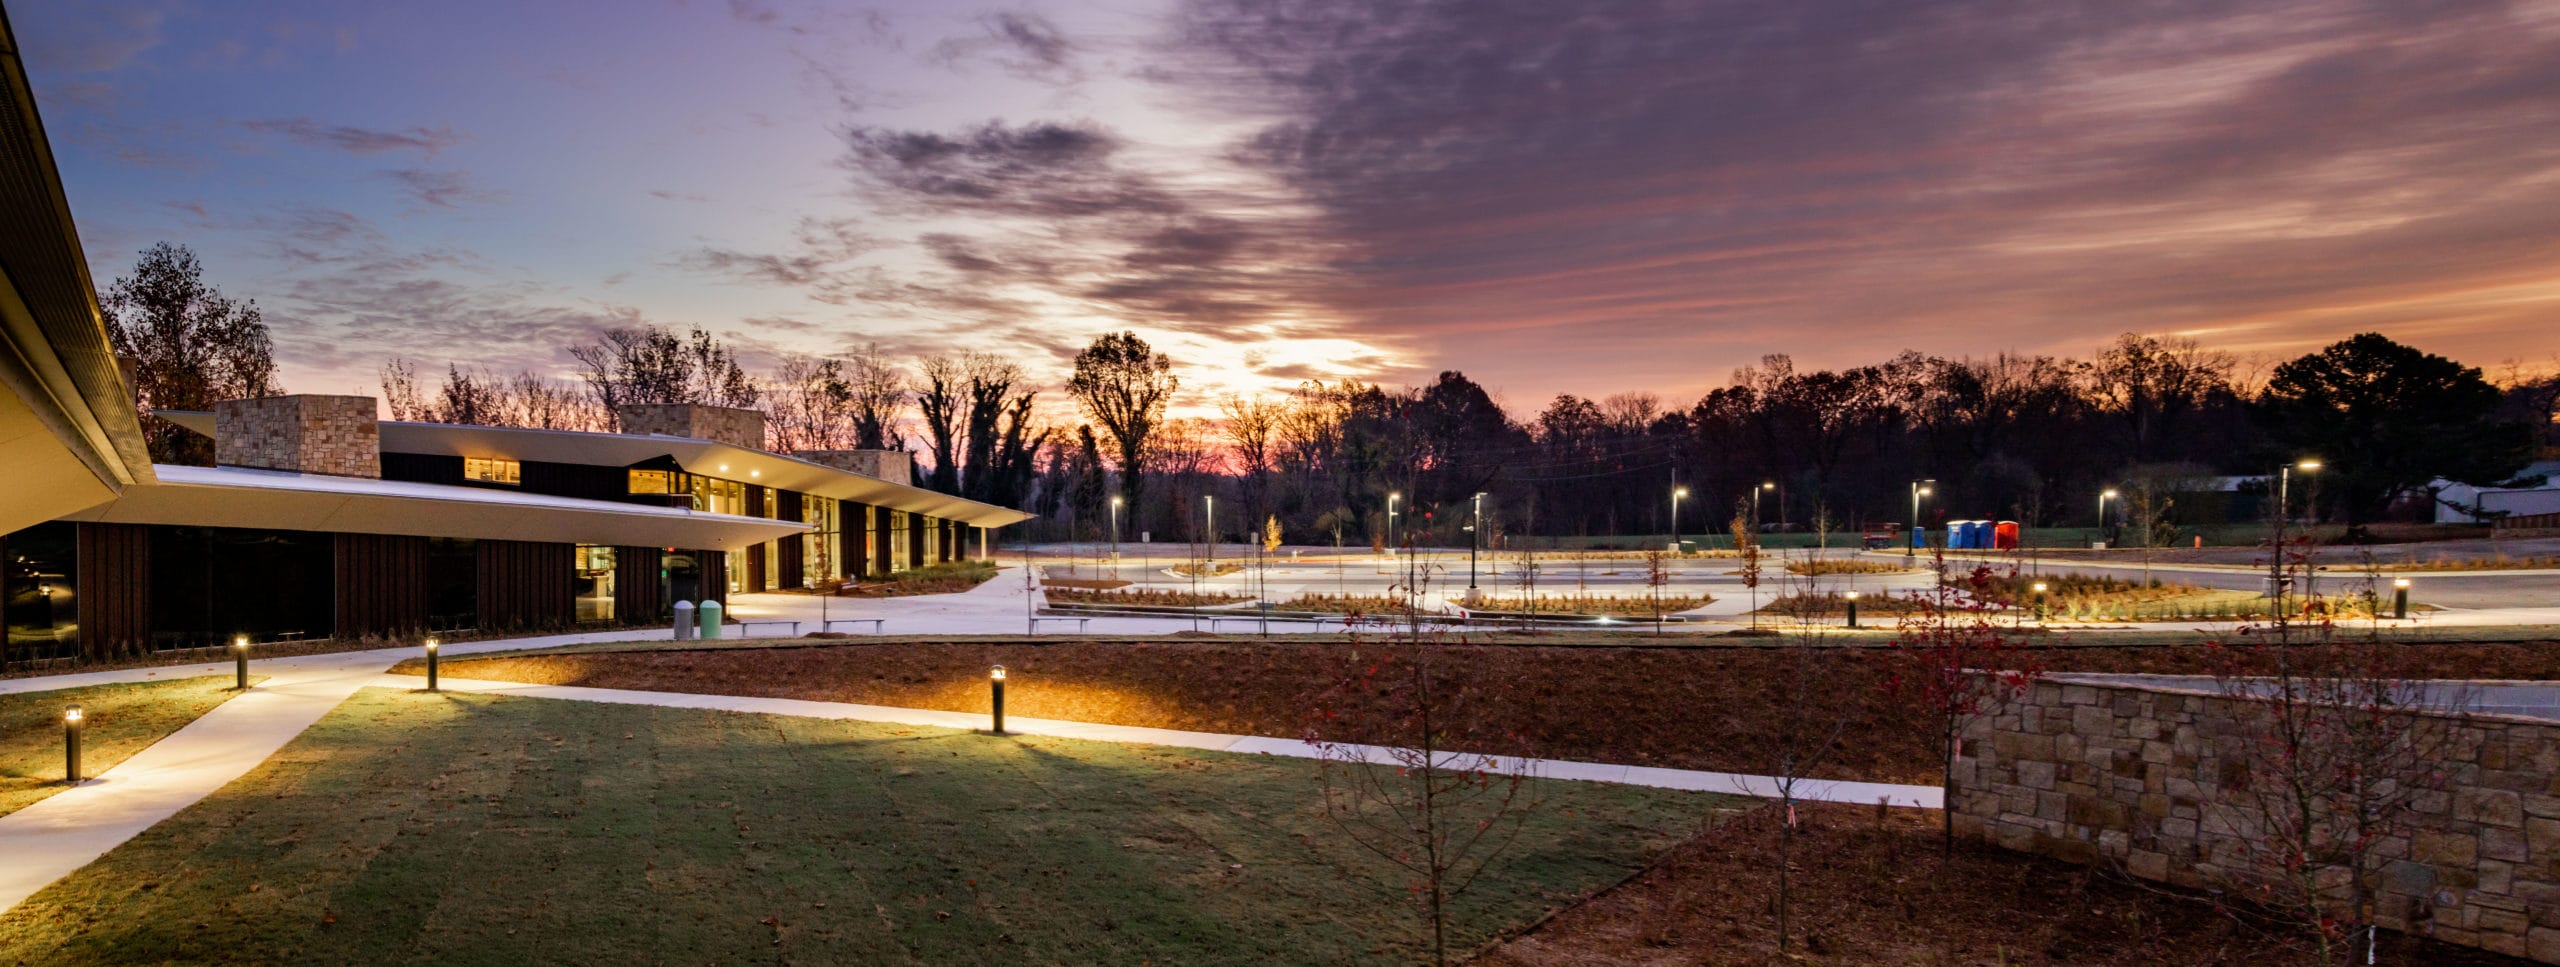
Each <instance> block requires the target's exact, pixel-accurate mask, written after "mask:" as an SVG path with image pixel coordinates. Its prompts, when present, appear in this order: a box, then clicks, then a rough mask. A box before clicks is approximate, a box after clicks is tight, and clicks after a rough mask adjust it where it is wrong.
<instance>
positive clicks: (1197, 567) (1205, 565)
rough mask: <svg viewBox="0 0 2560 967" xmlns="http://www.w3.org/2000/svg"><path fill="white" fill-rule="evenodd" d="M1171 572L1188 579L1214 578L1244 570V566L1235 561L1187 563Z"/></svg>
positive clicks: (1176, 566) (1177, 565) (1177, 566)
mask: <svg viewBox="0 0 2560 967" xmlns="http://www.w3.org/2000/svg"><path fill="white" fill-rule="evenodd" d="M1171 570H1172V571H1173V573H1175V574H1179V575H1182V576H1183V577H1187V578H1213V577H1218V576H1220V575H1226V574H1234V573H1236V572H1237V571H1241V570H1244V565H1242V564H1237V563H1235V562H1233V561H1185V562H1183V563H1180V564H1176V565H1174V566H1173V567H1172V568H1171Z"/></svg>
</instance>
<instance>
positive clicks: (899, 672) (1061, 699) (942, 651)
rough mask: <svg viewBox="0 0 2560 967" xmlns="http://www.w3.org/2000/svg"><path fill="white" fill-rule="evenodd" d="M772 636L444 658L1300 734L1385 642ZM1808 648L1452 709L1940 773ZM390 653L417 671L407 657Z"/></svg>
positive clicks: (2515, 661) (1692, 657)
mask: <svg viewBox="0 0 2560 967" xmlns="http://www.w3.org/2000/svg"><path fill="white" fill-rule="evenodd" d="M1761 640H1763V641H1774V640H1779V639H1761ZM670 644H672V643H670ZM778 644H782V645H784V647H755V646H754V645H753V644H752V643H742V645H743V646H733V647H723V648H717V649H680V648H675V647H668V646H663V645H631V646H592V645H591V646H583V647H581V648H580V649H579V652H578V653H551V654H528V655H523V656H515V657H508V656H497V657H486V658H465V659H447V660H446V661H445V663H444V674H446V675H448V676H451V677H455V678H484V679H495V680H502V681H515V682H529V683H536V684H553V685H584V686H593V687H599V688H626V689H640V690H649V691H676V692H702V693H709V694H719V695H761V696H773V697H782V698H798V699H809V700H815V701H833V702H859V703H865V704H874V705H892V706H903V707H910V708H930V709H945V710H952V711H971V712H976V711H984V710H986V708H987V688H986V669H987V666H989V665H997V664H1001V665H1004V666H1006V668H1007V669H1008V673H1009V676H1010V678H1009V683H1008V693H1007V696H1006V710H1007V711H1008V712H1009V713H1010V714H1013V715H1019V716H1029V717H1036V718H1051V719H1064V720H1069V721H1078V722H1104V723H1111V724H1118V725H1142V726H1153V727H1160V728H1173V729H1186V730H1193V731H1201V732H1218V733H1229V734H1244V735H1266V736H1279V737H1288V738H1295V737H1299V736H1301V735H1303V734H1305V730H1306V728H1307V726H1308V725H1309V724H1310V714H1311V711H1313V710H1315V709H1316V707H1317V701H1316V697H1317V696H1318V694H1319V693H1321V692H1324V691H1325V690H1326V689H1327V688H1328V687H1330V686H1332V685H1334V684H1335V683H1337V682H1340V681H1342V680H1343V678H1344V677H1345V676H1347V675H1351V674H1354V673H1356V672H1358V671H1360V670H1361V669H1362V668H1364V667H1366V666H1367V665H1368V664H1371V663H1373V661H1374V658H1375V656H1376V655H1377V654H1378V649H1381V648H1385V647H1389V646H1388V645H1386V644H1384V643H1383V642H1380V641H1375V640H1371V641H1366V642H1359V643H1345V642H1341V641H1339V640H1338V639H1337V640H1335V641H1333V642H1331V643H1315V642H1309V641H1279V642H1269V643H1265V642H1259V641H1251V640H1244V641H1236V640H1225V641H1215V640H1172V641H1167V640H1163V639H1149V640H1140V641H1111V642H1094V641H1060V642H1057V643H1030V642H1018V643H1015V642H1000V641H988V640H981V641H969V642H951V643H932V644H922V643H898V642H889V643H871V642H870V641H869V640H864V641H863V643H860V644H836V643H834V642H827V643H825V644H823V645H819V644H817V643H814V642H806V641H792V642H782V643H778ZM813 645H814V646H813ZM617 647H619V649H620V650H609V649H615V648H617ZM1399 647H1404V646H1399ZM2028 654H2029V655H2031V656H2032V660H2034V661H2038V662H2041V663H2042V664H2044V665H2045V667H2047V668H2049V669H2050V670H2054V671H2091V672H2096V671H2111V672H2161V673H2186V674H2204V673H2209V672H2211V671H2212V669H2213V667H2214V665H2215V663H2216V660H2217V659H2216V656H2215V654H2214V652H2213V651H2211V650H2209V649H2207V648H2205V647H2203V646H2201V645H2186V646H2175V647H2147V648H2146V647H2094V646H2089V647H2070V648H2051V649H2035V650H2032V651H2031V652H2029V653H2028ZM2395 654H2401V655H2404V656H2405V657H2406V658H2407V667H2406V673H2407V674H2410V675H2413V676H2458V677H2476V678H2520V679H2560V644H2555V643H2552V642H2547V641H2546V642H2531V643H2519V644H2487V645H2442V644H2427V645H2410V646H2402V647H2401V648H2400V650H2399V651H2398V652H2395ZM1810 661H1811V662H1812V663H1813V665H1812V667H1813V668H1814V671H1815V674H1814V676H1813V677H1814V678H1816V679H1818V680H1820V681H1821V682H1822V683H1823V684H1824V686H1825V687H1821V688H1817V689H1811V690H1808V691H1807V692H1806V693H1805V694H1801V695H1796V694H1790V690H1789V687H1788V684H1787V683H1788V682H1789V681H1790V674H1791V668H1792V667H1793V666H1792V659H1791V658H1790V656H1789V655H1788V654H1787V653H1786V652H1785V651H1784V650H1782V649H1778V648H1770V647H1743V648H1699V647H1690V648H1613V647H1604V646H1596V645H1582V646H1570V647H1542V646H1531V645H1512V646H1505V647H1492V648H1471V649H1469V651H1468V652H1467V653H1466V654H1464V655H1463V656H1462V657H1461V659H1460V660H1454V661H1448V662H1444V663H1443V665H1444V666H1445V667H1446V668H1447V670H1448V673H1449V674H1450V676H1451V677H1452V680H1453V681H1455V682H1457V683H1460V684H1464V685H1470V686H1476V687H1480V688H1483V689H1487V690H1490V691H1491V692H1492V693H1493V694H1491V695H1489V696H1488V697H1487V699H1486V700H1484V701H1479V702H1475V703H1471V704H1470V705H1469V707H1468V708H1466V709H1464V710H1462V711H1461V713H1460V714H1461V716H1462V719H1463V721H1461V722H1460V723H1458V724H1459V727H1461V728H1473V729H1474V731H1475V732H1476V733H1477V734H1479V735H1482V736H1486V737H1487V738H1485V739H1481V740H1478V744H1481V745H1484V746H1485V747H1484V748H1481V749H1477V750H1475V751H1483V752H1490V753H1499V754H1517V755H1534V756H1542V757H1546V758H1555V759H1568V760H1581V761H1600V762H1615V763H1626V764H1632V765H1648V766H1667V767H1673V768H1684V769H1710V770H1717V771H1725V772H1742V773H1754V774H1765V773H1768V772H1771V771H1773V770H1774V769H1775V764H1776V762H1777V745H1776V743H1775V741H1774V739H1773V737H1772V735H1771V731H1772V730H1771V728H1770V725H1769V723H1770V722H1771V721H1773V720H1774V719H1775V718H1776V716H1777V715H1778V713H1779V712H1780V711H1782V710H1784V709H1786V708H1788V707H1789V706H1790V705H1799V704H1801V705H1804V706H1806V707H1809V708H1811V709H1813V710H1814V712H1815V714H1816V715H1817V716H1818V717H1823V718H1824V719H1825V720H1827V717H1828V716H1829V715H1830V714H1834V713H1835V712H1836V711H1838V710H1842V709H1846V714H1847V716H1848V722H1849V725H1848V732H1847V737H1846V740H1845V741H1844V742H1843V743H1842V747H1841V750H1840V751H1839V753H1838V754H1836V755H1834V756H1833V757H1832V759H1831V761H1830V762H1829V763H1828V764H1827V765H1826V766H1825V767H1824V768H1822V769H1820V770H1817V774H1819V775H1823V776H1827V777H1832V778H1843V779H1862V780H1871V781H1878V782H1905V783H1918V784H1928V785H1933V784H1936V783H1937V782H1939V781H1940V778H1941V777H1940V775H1939V769H1938V766H1937V758H1936V753H1935V751H1934V750H1933V749H1932V748H1931V747H1930V744H1929V742H1928V741H1927V739H1926V736H1927V735H1928V734H1929V729H1928V728H1927V727H1926V722H1925V721H1924V720H1923V719H1922V718H1920V717H1919V716H1917V715H1916V714H1915V713H1913V712H1912V711H1911V710H1910V709H1909V707H1908V706H1906V705H1903V704H1900V703H1897V702H1896V701H1894V700H1893V698H1892V697H1891V696H1890V695H1889V694H1888V692H1887V691H1886V689H1885V686H1884V670H1885V669H1884V667H1883V666H1882V665H1881V664H1880V662H1881V661H1882V655H1881V653H1880V652H1879V651H1877V650H1875V649H1846V648H1841V649H1825V650H1823V651H1822V652H1821V653H1820V654H1817V655H1815V656H1813V657H1812V658H1811V659H1810ZM395 670H398V671H406V672H409V673H412V674H415V673H418V672H420V671H421V670H422V669H421V668H420V666H419V665H418V663H416V662H408V663H404V664H403V665H402V666H400V668H399V669H395Z"/></svg>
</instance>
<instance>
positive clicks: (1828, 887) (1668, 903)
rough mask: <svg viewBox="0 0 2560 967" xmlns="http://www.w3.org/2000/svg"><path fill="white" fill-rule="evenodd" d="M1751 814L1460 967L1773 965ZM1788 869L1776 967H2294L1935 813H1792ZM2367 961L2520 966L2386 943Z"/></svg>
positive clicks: (2250, 928) (2157, 903) (2461, 951)
mask: <svg viewBox="0 0 2560 967" xmlns="http://www.w3.org/2000/svg"><path fill="white" fill-rule="evenodd" d="M1777 815H1778V814H1777V812H1776V811H1775V810H1769V809H1764V810H1759V811H1756V812H1755V813H1753V814H1752V815H1750V816H1746V817H1743V818H1741V819H1738V820H1735V821H1733V822H1729V823H1726V824H1723V825H1721V826H1718V827H1715V828H1712V829H1709V830H1707V831H1705V832H1704V833H1702V834H1700V835H1699V836H1698V837H1697V838H1695V839H1692V840H1690V841H1689V842H1687V843H1684V844H1682V845H1681V846H1679V847H1678V848H1676V849H1675V850H1673V851H1672V852H1671V854H1670V855H1668V856H1666V857H1664V858H1663V860H1662V861H1661V862H1660V863H1658V864H1656V865H1655V866H1654V867H1653V868H1652V869H1650V870H1648V871H1646V872H1645V873H1644V874H1642V875H1640V876H1638V877H1636V878H1635V879H1633V880H1630V881H1628V882H1627V883H1626V884H1624V885H1621V886H1620V887H1618V888H1617V889H1615V890H1612V891H1609V892H1607V893H1604V894H1602V895H1600V896H1598V897H1595V898H1593V899H1592V900H1591V901H1589V902H1586V903H1584V904H1582V905H1580V906H1578V907H1575V908H1573V909H1571V910H1567V911H1565V912H1564V913H1561V914H1559V915H1557V916H1556V917H1555V918H1554V919H1552V920H1549V921H1548V922H1547V923H1546V924H1545V925H1543V926H1541V927H1540V928H1538V929H1536V930H1534V931H1531V932H1530V933H1528V934H1527V935H1525V936H1521V937H1518V938H1515V939H1513V940H1511V941H1510V942H1508V943H1506V944H1503V945H1501V946H1499V947H1497V948H1495V949H1494V950H1493V951H1492V952H1490V953H1489V954H1488V955H1487V956H1485V957H1483V958H1481V959H1479V960H1477V961H1476V962H1477V963H1480V964H1487V965H1498V967H1532V965H1536V967H1545V965H1559V964H1574V965H1583V964H1665V965H1668V964H1766V963H1779V962H1786V961H1782V960H1780V958H1779V957H1778V954H1777V930H1776V916H1775V913H1774V906H1773V902H1774V901H1773V898H1774V897H1775V896H1776V893H1777V874H1776V868H1777V843H1778V830H1777V825H1776V819H1777ZM1799 815H1800V816H1801V817H1802V818H1803V820H1804V824H1803V826H1802V827H1801V828H1800V830H1799V832H1798V836H1797V839H1796V843H1795V849H1794V852H1793V862H1792V863H1791V864H1790V868H1791V869H1792V870H1793V871H1794V872H1793V876H1792V877H1791V879H1792V881H1793V882H1792V887H1791V889H1790V891H1789V893H1790V897H1791V903H1790V904H1789V905H1790V907H1791V910H1792V915H1791V917H1790V922H1791V924H1792V926H1793V929H1791V930H1790V931H1789V933H1790V934H1791V943H1790V947H1791V949H1790V951H1789V953H1790V954H1791V955H1792V956H1794V957H1797V958H1800V959H1801V960H1802V961H1803V962H1808V963H1817V964H2163V965H2185V964H2195V965H2205V964H2234V963H2249V964H2270V965H2283V964H2308V963H2310V962H2312V956H2311V954H2310V952H2309V951H2308V950H2307V949H2305V948H2306V945H2305V944H2304V943H2303V942H2302V941H2301V939H2300V938H2297V937H2295V936H2293V935H2291V934H2288V933H2285V932H2283V931H2281V930H2280V929H2278V928H2276V927H2274V926H2272V925H2268V924H2264V923H2260V922H2257V921H2256V920H2255V918H2250V917H2241V916H2233V915H2229V914H2228V912H2226V911H2224V910H2221V909H2217V908H2216V907H2215V906H2214V905H2213V904H2212V903H2211V902H2208V901H2207V900H2205V899H2203V898H2199V897H2194V896H2189V895H2185V894H2178V893H2171V892H2167V891H2165V890H2163V889H2160V888H2158V887H2155V886H2151V885H2147V884H2142V883H2138V882H2136V881H2133V880H2131V879H2129V878H2127V877H2124V876H2122V875H2120V874H2117V873H2113V872H2110V871H2105V870H2092V869H2088V868H2085V867H2076V866H2071V865H2068V864H2064V863H2060V862H2056V861H2053V860H2047V859H2043V858H2039V857H2032V856H2025V855H2021V854H2017V853H2010V852H2006V851H2003V850H1999V849H1996V848H1992V847H1988V846H1983V845H1979V844H1972V843H1959V844H1957V847H1956V852H1955V856H1954V860H1953V862H1952V864H1942V863H1941V861H1940V857H1939V840H1938V837H1937V830H1938V825H1937V824H1938V819H1937V814H1936V813H1924V812H1921V811H1918V810H1902V809H1897V810H1891V811H1889V812H1883V813H1880V811H1879V810H1877V809H1875V808H1873V807H1863V806H1804V807H1801V808H1800V812H1799ZM2381 954H2382V957H2381V959H2382V961H2383V962H2384V963H2394V964H2430V965H2447V967H2489V965H2501V967H2503V965H2511V964H2522V963H2525V962H2524V961H2521V960H2515V959H2512V958H2507V957H2501V956H2498V955H2496V954H2491V953H2486V952H2483V951H2478V950H2474V949H2471V948H2467V947H2455V946H2451V945H2447V944H2438V943H2435V942H2433V941H2428V940H2423V939H2419V938H2414V937H2407V936H2401V935H2397V934H2385V935H2384V936H2383V944H2382V951H2381Z"/></svg>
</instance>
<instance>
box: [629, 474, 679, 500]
mask: <svg viewBox="0 0 2560 967" xmlns="http://www.w3.org/2000/svg"><path fill="white" fill-rule="evenodd" d="M631 492H632V493H635V494H673V493H683V492H684V491H682V490H681V489H678V490H670V489H668V481H667V472H666V471H664V470H634V471H631Z"/></svg>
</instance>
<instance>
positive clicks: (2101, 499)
mask: <svg viewBox="0 0 2560 967" xmlns="http://www.w3.org/2000/svg"><path fill="white" fill-rule="evenodd" d="M2115 495H2116V492H2115V488H2113V487H2110V488H2107V489H2105V490H2101V491H2098V539H2099V540H2102V541H2103V540H2106V539H2107V501H2108V500H2110V499H2113V498H2114V497H2115Z"/></svg>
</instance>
